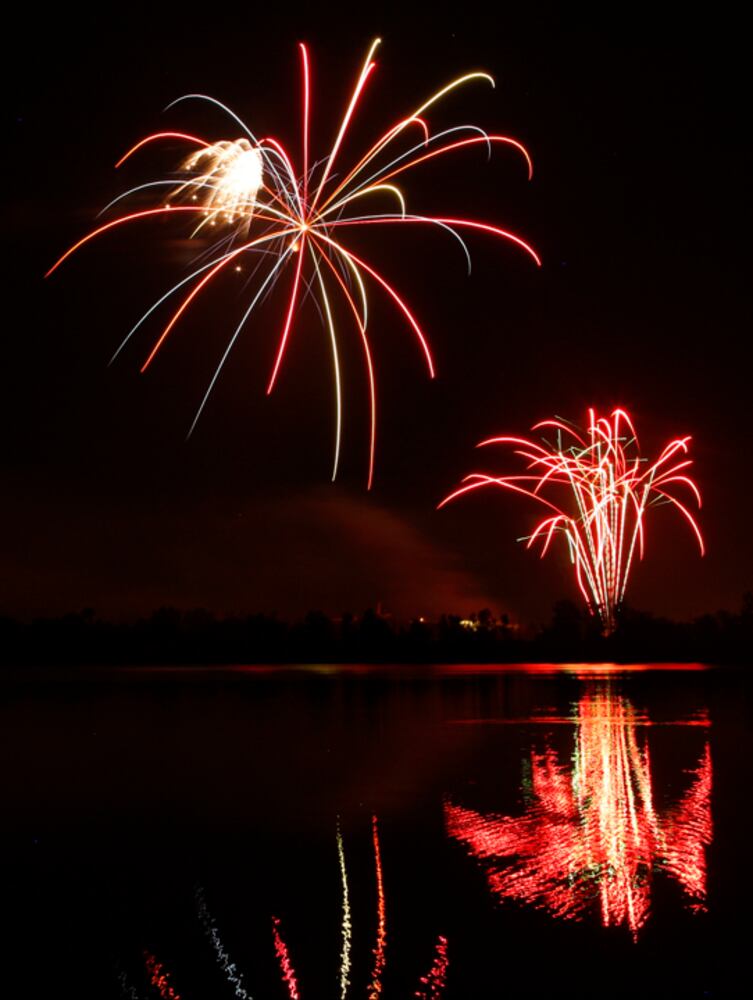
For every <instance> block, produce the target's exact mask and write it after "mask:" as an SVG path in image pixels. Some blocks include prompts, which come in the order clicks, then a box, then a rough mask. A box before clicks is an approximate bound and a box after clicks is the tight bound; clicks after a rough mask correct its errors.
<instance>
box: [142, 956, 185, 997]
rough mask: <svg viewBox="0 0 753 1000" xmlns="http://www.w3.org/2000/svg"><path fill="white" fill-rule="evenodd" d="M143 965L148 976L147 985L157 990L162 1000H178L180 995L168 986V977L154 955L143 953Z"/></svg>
mask: <svg viewBox="0 0 753 1000" xmlns="http://www.w3.org/2000/svg"><path fill="white" fill-rule="evenodd" d="M144 964H145V965H146V971H147V973H148V975H149V983H150V984H151V986H153V987H154V989H155V990H157V992H158V993H159V995H160V996H161V997H162V1000H180V994H179V993H176V991H175V990H174V989H173V988H172V986H171V985H170V977H169V975H168V973H167V972H166V971H165V967H164V965H163V964H162V962H158V961H157V959H156V958H155V957H154V955H151V954H150V953H149V952H148V951H145V952H144Z"/></svg>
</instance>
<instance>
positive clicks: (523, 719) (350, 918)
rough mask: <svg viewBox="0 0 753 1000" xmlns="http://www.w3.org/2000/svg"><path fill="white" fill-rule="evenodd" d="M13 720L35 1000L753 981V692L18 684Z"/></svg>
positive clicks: (77, 678)
mask: <svg viewBox="0 0 753 1000" xmlns="http://www.w3.org/2000/svg"><path fill="white" fill-rule="evenodd" d="M0 697H1V698H2V701H1V703H0V713H1V714H2V718H1V720H0V740H1V741H2V751H3V752H2V760H3V777H2V803H3V814H4V819H3V826H2V832H1V833H0V837H1V843H2V847H3V855H2V856H3V867H4V881H3V884H4V896H5V900H6V907H7V912H9V913H11V914H12V916H13V923H14V931H13V933H12V935H11V936H10V938H8V941H7V943H8V946H9V949H10V950H9V955H11V956H12V960H11V961H10V963H6V967H7V968H8V970H9V971H8V973H7V975H8V976H10V975H11V974H12V973H20V974H21V976H20V979H21V982H22V983H23V984H24V985H23V987H22V989H21V991H20V992H17V993H16V994H15V995H17V996H19V997H20V996H29V997H32V996H48V995H50V994H51V992H52V991H54V992H55V993H56V994H61V991H63V984H64V985H65V992H67V993H69V994H70V995H76V996H79V997H88V996H92V997H95V996H96V997H111V996H112V997H118V996H127V997H143V998H147V997H158V996H164V997H169V996H172V997H177V996H180V997H184V998H189V1000H190V998H211V1000H215V998H222V997H233V996H241V997H242V996H249V997H255V998H256V997H259V998H274V997H279V998H282V1000H285V998H288V997H291V996H295V995H299V996H301V997H303V998H310V1000H318V998H323V997H338V996H342V995H343V991H345V993H346V995H347V996H350V997H369V996H371V997H375V998H376V997H384V998H385V1000H390V998H392V997H394V998H400V997H412V996H419V997H426V998H429V997H440V996H441V997H445V998H447V1000H451V998H474V997H479V998H481V997H497V996H499V997H539V996H540V997H550V996H599V997H611V996H646V995H649V996H651V995H656V996H672V997H674V996H688V997H695V996H698V997H701V996H712V997H721V996H736V995H739V990H740V988H741V987H743V986H744V984H745V983H746V981H747V978H748V975H747V972H745V971H744V969H745V965H744V963H745V955H746V950H747V943H746V942H747V939H748V935H749V930H750V920H749V917H748V909H747V906H748V899H749V892H750V875H749V868H748V865H747V861H746V856H747V852H748V850H749V844H750V837H751V824H750V806H749V795H750V776H751V773H750V771H751V769H750V760H751V755H750V751H751V731H750V719H751V714H750V682H749V680H748V674H747V672H746V671H744V670H725V671H720V670H711V669H704V668H702V667H701V666H700V665H696V666H690V667H688V666H684V667H681V668H679V667H678V668H651V667H650V666H649V665H637V666H636V667H633V668H625V667H620V668H614V667H608V666H601V667H593V666H583V665H581V666H579V665H570V666H567V667H555V666H546V665H543V666H542V665H536V666H531V667H525V666H517V667H510V666H504V667H490V666H487V665H484V666H481V667H478V666H443V667H401V666H383V667H371V666H358V665H353V666H319V667H305V668H304V667H301V668H291V667H274V668H272V667H269V668H268V667H237V668H230V669H229V668H224V667H223V668H215V669H203V668H202V669H193V668H191V669H189V668H185V669H183V668H154V669H150V668H134V669H120V668H102V669H101V670H87V671H42V672H40V671H37V672H30V671H11V672H7V673H6V674H5V675H4V677H3V679H2V682H0ZM171 990H172V994H171V993H170V991H171ZM71 991H73V992H71Z"/></svg>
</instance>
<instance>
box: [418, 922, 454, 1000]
mask: <svg viewBox="0 0 753 1000" xmlns="http://www.w3.org/2000/svg"><path fill="white" fill-rule="evenodd" d="M448 965H449V961H448V959H447V938H446V937H442V935H441V934H440V935H439V937H438V938H437V944H436V947H435V949H434V961H433V962H432V963H431V968H430V969H429V971H428V972H427V973H426V975H425V976H421V978H420V979H419V983H420V984H421V985H420V987H419V988H418V989H417V990H416V992H415V993H414V996H415V997H417V998H418V1000H439V998H440V997H441V996H442V993H443V991H444V988H445V983H446V980H447V966H448Z"/></svg>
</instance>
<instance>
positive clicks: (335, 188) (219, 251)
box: [48, 39, 540, 487]
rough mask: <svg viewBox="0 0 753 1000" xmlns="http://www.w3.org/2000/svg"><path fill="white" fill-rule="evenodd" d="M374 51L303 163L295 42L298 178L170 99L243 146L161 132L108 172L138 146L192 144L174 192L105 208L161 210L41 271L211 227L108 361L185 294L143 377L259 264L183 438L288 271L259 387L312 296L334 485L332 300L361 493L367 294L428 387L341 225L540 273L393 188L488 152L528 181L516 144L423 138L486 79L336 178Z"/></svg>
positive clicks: (499, 233) (281, 155)
mask: <svg viewBox="0 0 753 1000" xmlns="http://www.w3.org/2000/svg"><path fill="white" fill-rule="evenodd" d="M378 45H379V39H377V40H376V41H374V42H373V43H372V45H371V47H370V48H369V51H368V54H367V56H366V59H365V60H364V62H363V65H362V67H361V71H360V73H359V75H358V78H357V80H356V84H355V87H354V89H353V92H352V95H351V98H350V101H349V103H348V105H347V107H346V111H345V114H344V116H343V118H342V121H341V124H340V127H339V130H338V132H337V135H336V138H335V141H334V144H333V145H332V146H331V148H330V150H329V152H328V153H327V154H326V155H325V156H324V158H323V159H322V160H320V161H318V162H315V163H314V162H312V160H311V157H310V138H312V137H311V135H310V128H309V123H310V119H311V85H310V79H311V74H310V66H309V55H308V50H307V48H306V46H305V45H304V44H300V46H299V49H300V58H301V68H302V80H303V102H302V103H303V114H302V142H301V161H300V168H296V166H295V165H294V157H293V155H292V154H291V153H290V152H289V151H288V150H287V149H286V148H285V147H284V146H283V145H282V143H280V142H279V141H278V140H277V139H275V138H273V137H266V138H262V139H257V138H256V136H255V135H254V133H253V132H252V131H251V130H250V129H249V128H248V127H247V126H246V125H245V123H244V122H243V121H242V120H241V119H240V118H239V117H238V116H237V115H235V114H234V112H232V111H231V110H230V109H229V108H227V107H226V106H225V105H223V104H221V103H220V102H219V101H216V100H215V99H214V98H211V97H207V96H206V95H202V94H189V95H186V96H185V97H183V98H179V101H184V100H188V99H193V100H201V101H204V102H209V103H210V104H212V105H214V106H215V107H217V108H218V109H220V110H221V111H223V112H224V113H226V114H227V115H228V116H229V117H230V118H231V119H232V120H233V122H234V125H235V126H236V127H239V128H240V129H241V130H242V131H243V133H244V136H243V137H242V138H240V139H235V140H221V141H215V142H209V141H207V140H205V139H203V138H201V137H199V136H195V135H189V134H187V133H184V132H158V133H154V134H152V135H148V136H146V138H144V139H142V140H141V141H140V142H138V143H137V144H136V145H135V146H133V147H132V148H131V149H129V150H128V152H127V153H126V154H125V155H124V156H123V157H122V158H121V159H120V160H119V161H118V163H117V164H116V166H120V165H121V164H122V163H124V162H125V161H126V160H127V159H129V158H130V157H131V156H132V155H133V154H134V153H136V152H137V151H138V150H140V149H142V148H143V147H144V146H146V145H148V144H151V143H152V142H157V141H162V140H172V141H176V142H181V143H186V144H188V145H189V146H193V147H194V151H193V152H192V153H191V155H189V156H188V157H186V158H185V159H184V160H183V162H182V165H181V170H180V173H179V180H178V181H177V182H176V179H175V177H174V176H173V177H171V178H170V179H164V180H157V181H151V182H149V183H146V184H142V185H139V186H138V187H136V188H132V189H131V190H129V191H127V192H125V193H124V194H123V195H120V196H119V197H118V198H116V199H115V201H114V202H111V203H110V205H108V206H107V209H109V208H110V207H111V206H112V205H115V204H116V203H119V202H120V201H121V200H122V199H124V198H127V197H130V196H133V195H136V194H138V193H140V192H142V191H146V190H148V191H149V192H150V193H156V192H160V191H162V192H164V193H165V194H166V196H167V197H166V200H165V201H163V202H161V203H160V204H159V205H158V206H156V207H152V208H148V209H144V210H140V211H133V212H130V213H128V214H125V215H121V216H118V217H117V218H114V219H112V220H111V221H109V222H107V223H105V224H104V225H102V226H99V227H98V228H97V229H95V230H93V231H92V232H90V233H88V234H87V235H86V236H84V237H83V238H82V239H81V240H79V241H78V242H77V243H75V244H74V245H73V246H72V247H70V249H68V250H67V251H66V253H64V254H63V255H62V256H61V257H60V259H59V260H58V261H57V262H56V263H55V264H54V265H53V266H52V267H51V268H50V270H49V271H48V275H49V274H51V273H52V272H53V271H55V270H56V268H57V267H59V265H60V264H61V263H62V262H63V261H64V260H66V259H67V258H68V257H69V256H70V255H71V254H72V253H73V252H74V251H75V250H77V249H78V248H79V247H81V246H83V245H84V244H86V243H88V242H89V241H90V240H92V239H94V238H95V237H97V236H99V235H101V234H103V233H105V232H107V231H109V230H111V229H113V228H116V227H118V226H120V225H123V224H125V223H128V222H133V221H137V220H147V219H153V218H159V217H161V216H163V215H166V214H168V213H172V214H173V215H178V216H179V217H185V216H186V215H187V216H188V217H189V218H190V217H191V216H195V217H196V224H195V225H194V226H193V235H196V234H198V233H200V232H203V233H204V234H205V235H206V233H207V232H215V233H216V232H217V231H218V230H217V228H216V227H220V231H221V232H222V233H223V235H221V237H220V238H219V239H218V240H217V241H216V242H215V244H214V245H213V247H212V249H211V252H210V253H209V254H208V256H209V258H210V259H209V260H206V259H204V260H203V261H202V263H201V265H200V266H198V267H196V268H195V269H194V270H193V271H192V272H191V273H190V274H189V275H188V276H187V277H185V278H183V279H182V280H181V281H179V282H178V283H177V284H176V285H174V286H173V287H172V288H170V289H169V290H168V291H167V292H166V293H165V295H163V296H162V297H161V298H160V299H159V300H158V301H157V302H156V303H154V305H153V306H152V307H151V308H150V309H149V310H148V311H147V312H146V313H145V314H144V316H142V318H141V319H140V320H139V322H138V323H137V324H136V325H135V326H134V327H133V329H132V330H131V331H130V333H129V334H128V335H127V337H126V338H125V340H124V341H123V343H122V344H121V345H120V347H119V348H118V350H117V351H116V353H115V356H117V354H119V353H120V351H121V350H122V348H123V347H124V346H125V344H126V343H127V342H128V341H129V340H130V338H131V337H132V336H133V334H134V333H135V332H136V330H137V329H138V328H139V327H140V326H141V325H142V323H143V322H144V321H145V320H146V319H148V317H150V316H151V315H152V313H154V312H155V310H157V309H158V307H160V306H161V305H162V304H163V303H164V302H166V301H167V300H168V299H169V298H171V297H172V296H173V295H174V294H175V293H177V292H179V291H180V290H181V289H183V290H184V298H183V300H182V301H181V302H180V305H179V306H178V308H177V309H175V311H174V312H173V314H172V316H171V318H170V319H169V321H168V322H167V323H166V325H165V326H164V328H163V329H162V332H161V333H160V335H159V336H158V337H157V339H156V341H155V342H154V345H153V347H152V349H151V351H150V352H149V354H148V356H147V358H146V360H145V362H144V363H143V365H142V367H141V371H142V372H144V371H146V369H147V368H148V367H149V366H150V365H151V363H152V361H153V360H154V358H155V356H156V354H157V352H158V351H159V350H160V348H161V347H162V345H163V344H164V342H165V340H166V338H167V337H168V335H169V334H170V332H171V331H172V330H173V328H174V327H175V325H176V323H177V322H178V320H179V319H180V317H181V316H182V315H183V313H184V312H185V311H186V310H187V309H188V308H189V306H190V305H191V303H192V302H193V301H194V300H195V299H196V297H197V296H198V295H199V294H200V293H201V292H202V290H203V289H205V288H206V287H207V286H208V285H210V284H211V283H212V282H213V281H214V279H216V278H217V277H218V276H220V275H221V274H222V273H224V272H227V271H228V270H229V269H230V265H233V264H234V265H235V266H236V267H237V266H239V262H240V261H241V259H244V258H245V259H248V258H249V257H250V256H251V255H258V258H259V263H258V265H257V268H256V270H255V272H254V273H255V276H256V279H257V280H256V283H255V285H254V286H253V291H252V293H251V301H250V303H249V305H248V307H247V309H246V311H245V312H244V315H243V317H242V319H241V321H240V323H239V324H238V326H237V327H236V329H235V331H234V332H233V334H232V336H231V337H230V339H229V341H228V342H227V343H226V345H225V346H224V349H223V351H222V353H221V356H220V359H219V362H218V364H217V366H216V368H215V371H214V373H213V375H212V378H211V380H210V382H209V385H208V388H207V390H206V393H205V394H204V397H203V399H202V401H201V404H200V406H199V407H198V410H197V413H196V415H195V417H194V420H193V423H192V424H191V427H190V430H189V436H190V434H191V432H192V431H193V429H194V427H195V426H196V423H197V421H198V419H199V417H200V416H201V413H202V411H203V409H204V407H205V405H206V403H207V400H208V399H209V396H210V394H211V392H212V390H213V389H214V386H215V384H216V382H217V379H218V377H219V375H220V372H221V370H222V368H223V366H224V364H225V362H226V361H227V359H228V356H229V355H230V353H231V351H232V349H233V347H234V345H235V343H236V341H237V339H238V337H239V335H240V333H241V331H242V330H243V328H244V326H245V325H246V323H247V321H248V319H249V317H250V316H251V313H252V312H253V310H254V308H255V307H256V306H257V305H258V304H259V303H260V301H261V300H262V299H263V298H264V297H265V295H266V294H267V293H268V292H269V291H270V289H271V288H272V287H273V286H274V285H275V283H276V282H277V281H278V280H279V279H280V277H281V276H282V274H283V272H284V271H286V270H288V269H289V270H292V272H293V273H292V281H291V285H290V291H289V296H288V303H287V308H286V309H285V314H284V320H283V322H282V327H281V331H280V337H279V341H278V344H277V349H276V353H275V358H274V363H273V366H272V371H271V375H270V378H269V381H268V384H267V394H269V393H271V392H272V389H273V388H274V386H275V383H276V381H277V378H278V375H279V371H280V368H281V365H282V362H283V358H284V356H285V353H286V349H287V346H288V342H289V339H290V334H291V330H292V326H293V321H294V318H295V315H296V312H297V310H298V307H299V306H300V304H301V300H302V299H303V297H304V296H305V294H311V296H312V297H313V298H314V299H315V301H316V302H317V305H318V308H319V311H320V314H321V316H322V319H323V322H324V326H325V329H326V331H327V337H328V340H329V349H330V353H331V358H332V370H333V380H334V386H335V434H334V438H335V444H334V462H333V471H332V478H333V479H334V478H335V476H336V474H337V467H338V462H339V455H340V440H341V434H342V411H343V404H342V378H341V364H340V349H339V346H338V332H337V329H336V316H335V309H334V302H333V296H332V292H333V291H334V292H336V293H337V294H338V295H339V296H342V299H343V300H344V308H345V310H346V312H347V313H348V314H349V315H350V317H351V319H352V321H353V326H354V327H355V330H356V331H357V334H358V337H359V340H360V343H361V349H362V351H363V356H364V361H365V367H366V376H367V379H368V391H369V407H370V443H369V472H368V485H369V487H370V486H371V484H372V480H373V474H374V454H375V447H376V411H377V399H376V379H375V371H374V363H373V359H372V350H371V346H370V341H369V336H368V334H369V332H370V331H369V328H368V298H367V291H368V289H369V288H370V287H374V286H376V287H378V288H379V289H381V291H382V292H384V293H385V295H386V296H387V298H388V299H389V300H390V301H391V302H392V303H393V305H394V306H395V307H396V309H397V310H398V312H399V313H400V314H401V315H402V317H403V319H404V320H405V322H406V323H407V325H408V326H409V327H410V328H411V330H412V331H413V333H414V335H415V337H416V339H417V342H418V345H419V347H420V350H421V352H422V354H423V356H424V360H425V363H426V366H427V368H428V372H429V375H430V376H431V377H433V376H434V362H433V359H432V355H431V351H430V348H429V345H428V342H427V339H426V336H425V334H424V332H423V330H422V329H421V326H420V324H419V322H418V320H417V319H416V317H415V316H414V314H413V312H412V310H411V309H410V307H409V306H408V304H407V303H406V301H405V299H404V298H403V297H402V295H401V294H400V293H399V292H398V291H397V290H396V289H395V287H394V286H393V284H392V283H391V281H388V280H387V279H386V278H385V277H384V276H383V275H382V274H381V273H380V272H379V271H377V270H376V269H375V268H374V267H372V266H371V264H369V263H368V262H367V261H366V260H364V258H363V257H362V256H361V255H360V254H356V253H355V252H354V251H353V250H352V249H350V248H349V247H348V246H346V245H345V243H344V242H343V240H344V236H345V233H347V231H348V227H364V226H373V225H390V226H395V225H397V226H401V225H413V224H419V225H429V226H433V227H435V228H438V229H440V230H444V231H445V232H449V233H450V234H452V236H454V237H455V238H456V239H457V240H459V242H460V244H461V246H462V248H463V250H464V252H465V254H466V257H467V258H468V260H469V261H470V257H469V255H468V250H467V247H466V245H465V242H464V240H463V237H462V236H461V233H465V232H477V233H486V234H490V235H493V236H496V237H500V238H502V239H504V240H506V241H509V242H512V243H513V244H515V245H516V246H517V247H519V248H521V249H522V250H524V251H525V252H526V253H527V254H529V255H530V256H531V257H532V258H533V260H534V261H535V262H536V263H537V264H540V261H539V258H538V256H537V255H536V253H535V251H534V250H533V249H532V247H531V246H529V244H528V243H526V242H524V241H523V240H522V239H520V238H519V237H518V236H516V235H514V234H513V233H511V232H509V231H507V230H505V229H502V228H500V227H499V226H497V225H492V224H490V223H488V222H484V221H478V220H473V219H466V218H449V217H445V216H440V215H436V216H434V215H433V216H426V215H418V214H412V213H410V212H409V211H408V209H407V206H406V199H405V196H404V194H403V192H402V191H401V190H400V188H398V187H397V186H396V184H395V183H394V181H395V179H396V178H397V177H399V176H400V175H401V174H403V173H405V172H406V171H408V170H411V169H413V168H415V167H417V166H418V165H419V164H422V163H425V162H427V161H429V160H432V159H434V158H436V157H439V156H444V155H446V154H448V153H451V152H453V151H459V150H464V149H468V148H472V147H475V146H479V145H480V146H482V147H486V149H487V150H488V151H489V152H491V149H492V147H493V146H494V145H500V144H501V145H505V146H508V147H511V148H513V149H514V150H516V151H517V152H518V153H520V154H521V155H522V156H523V158H524V159H525V162H526V164H527V167H528V174H529V177H530V175H531V160H530V157H529V155H528V153H527V151H526V150H525V148H524V147H523V146H522V145H521V144H520V143H519V142H517V141H516V140H515V139H511V138H510V137H508V136H504V135H492V134H489V133H487V132H485V131H484V130H483V129H481V128H479V127H478V126H475V125H458V126H454V127H451V128H445V129H442V130H440V131H438V132H432V131H431V129H430V126H429V123H428V120H427V117H426V115H427V113H428V112H429V110H430V109H432V108H433V107H434V106H435V105H436V104H437V103H438V102H439V101H440V100H441V99H442V98H443V97H445V96H446V95H447V94H449V93H450V92H452V91H454V90H456V89H457V88H458V87H461V86H463V85H465V84H467V83H469V82H471V81H487V82H489V83H491V84H492V85H493V83H494V81H493V79H492V78H491V77H490V76H489V75H488V74H486V73H481V72H473V73H468V74H465V75H464V76H461V77H458V78H456V79H454V80H452V81H451V82H450V83H448V84H447V85H446V86H444V87H442V88H441V89H439V90H438V91H436V92H435V93H433V94H432V95H431V96H430V97H429V98H428V99H427V100H425V101H424V102H422V103H421V104H420V105H419V106H418V107H417V108H415V109H414V110H413V111H412V112H411V113H410V114H408V115H406V116H405V117H404V118H401V119H399V120H398V121H397V122H396V123H395V124H394V125H392V126H391V127H390V128H388V129H387V131H386V132H385V133H384V134H383V135H381V136H380V137H379V138H378V139H377V141H376V142H374V143H373V145H371V146H370V148H369V149H368V150H366V152H365V153H364V154H363V155H362V156H361V157H360V158H359V159H357V160H356V161H355V163H354V165H352V166H350V167H347V168H344V169H340V171H339V173H336V172H335V167H336V165H337V164H338V158H339V159H342V156H341V151H342V149H343V145H344V142H345V139H346V135H347V133H348V130H349V127H350V125H351V122H352V120H353V117H354V115H355V112H356V108H357V105H358V103H359V101H360V99H361V97H362V95H363V92H364V89H365V87H366V84H367V82H368V80H369V78H370V77H371V76H372V73H373V71H374V69H375V66H376V63H375V62H374V58H373V57H374V54H375V52H376V49H377V47H378ZM173 103H174V104H175V103H178V102H177V101H176V102H173ZM169 107H172V105H170V106H169ZM369 199H376V204H375V210H373V211H372V210H370V209H369V208H368V205H369ZM380 199H381V201H380ZM385 199H390V200H391V203H392V205H393V206H394V210H392V211H384V209H382V208H379V207H378V206H379V205H380V204H381V205H383V204H385ZM213 227H214V228H213ZM252 237H253V238H252ZM196 263H198V260H197V261H196ZM186 293H187V294H186Z"/></svg>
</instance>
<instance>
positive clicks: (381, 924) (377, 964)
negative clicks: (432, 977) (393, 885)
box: [369, 816, 387, 1000]
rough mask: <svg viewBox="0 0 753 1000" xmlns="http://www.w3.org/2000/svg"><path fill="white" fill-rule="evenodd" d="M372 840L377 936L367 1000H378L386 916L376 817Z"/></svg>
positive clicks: (380, 985) (385, 943)
mask: <svg viewBox="0 0 753 1000" xmlns="http://www.w3.org/2000/svg"><path fill="white" fill-rule="evenodd" d="M371 828H372V839H373V841H374V867H375V869H376V885H377V935H376V945H375V947H374V971H373V972H372V974H371V985H370V986H369V1000H378V998H379V996H380V994H381V992H382V972H383V970H384V963H385V949H386V947H387V915H386V909H385V899H384V882H383V879H382V854H381V851H380V848H379V828H378V826H377V818H376V816H372V817H371Z"/></svg>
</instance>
